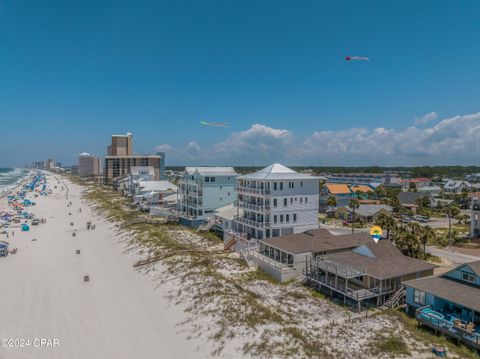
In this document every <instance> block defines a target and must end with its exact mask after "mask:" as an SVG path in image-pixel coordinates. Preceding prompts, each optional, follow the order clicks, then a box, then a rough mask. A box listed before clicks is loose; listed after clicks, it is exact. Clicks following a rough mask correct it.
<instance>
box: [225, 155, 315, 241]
mask: <svg viewBox="0 0 480 359" xmlns="http://www.w3.org/2000/svg"><path fill="white" fill-rule="evenodd" d="M318 195H319V179H318V177H314V176H310V175H308V174H304V173H298V172H295V171H293V170H291V169H290V168H287V167H285V166H283V165H281V164H278V163H274V164H272V165H270V166H268V167H265V168H264V169H262V170H260V171H258V172H255V173H251V174H247V175H244V176H239V177H238V186H237V200H236V201H235V206H236V207H237V208H238V209H239V210H240V209H242V210H243V213H242V214H241V215H240V214H238V215H236V216H235V218H234V221H233V222H234V223H233V226H234V229H235V231H236V232H238V233H243V234H245V235H246V236H247V237H248V238H253V239H262V238H268V237H278V236H282V235H288V234H293V233H301V232H304V231H306V230H309V229H314V228H318Z"/></svg>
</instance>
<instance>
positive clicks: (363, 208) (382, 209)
mask: <svg viewBox="0 0 480 359" xmlns="http://www.w3.org/2000/svg"><path fill="white" fill-rule="evenodd" d="M391 213H392V207H390V206H387V205H383V204H361V205H360V206H359V207H358V208H357V209H355V214H353V211H352V209H351V208H350V207H348V206H345V207H340V208H337V209H336V210H335V212H334V216H335V218H337V219H342V220H345V221H349V222H352V221H353V222H357V221H358V220H360V218H363V220H365V221H366V222H375V220H376V219H377V217H378V216H379V215H380V214H386V215H390V214H391Z"/></svg>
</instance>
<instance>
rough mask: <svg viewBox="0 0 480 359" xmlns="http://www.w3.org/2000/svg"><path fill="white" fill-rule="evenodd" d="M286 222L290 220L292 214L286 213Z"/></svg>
mask: <svg viewBox="0 0 480 359" xmlns="http://www.w3.org/2000/svg"><path fill="white" fill-rule="evenodd" d="M285 222H290V215H289V214H286V215H285Z"/></svg>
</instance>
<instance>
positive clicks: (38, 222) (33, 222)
mask: <svg viewBox="0 0 480 359" xmlns="http://www.w3.org/2000/svg"><path fill="white" fill-rule="evenodd" d="M39 224H40V220H39V219H37V218H35V219H32V226H38V225H39Z"/></svg>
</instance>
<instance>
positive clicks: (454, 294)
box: [403, 276, 480, 312]
mask: <svg viewBox="0 0 480 359" xmlns="http://www.w3.org/2000/svg"><path fill="white" fill-rule="evenodd" d="M403 284H404V285H405V286H407V287H411V288H416V289H419V290H423V291H424V292H428V293H431V294H433V295H435V296H437V297H440V298H443V299H445V300H448V301H451V302H453V303H457V304H460V305H462V306H464V307H467V308H470V309H473V310H475V311H477V312H480V288H478V287H474V286H470V285H467V284H462V283H460V282H457V281H454V280H451V279H447V278H442V277H436V276H430V277H425V278H420V279H414V280H408V281H406V282H403Z"/></svg>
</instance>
